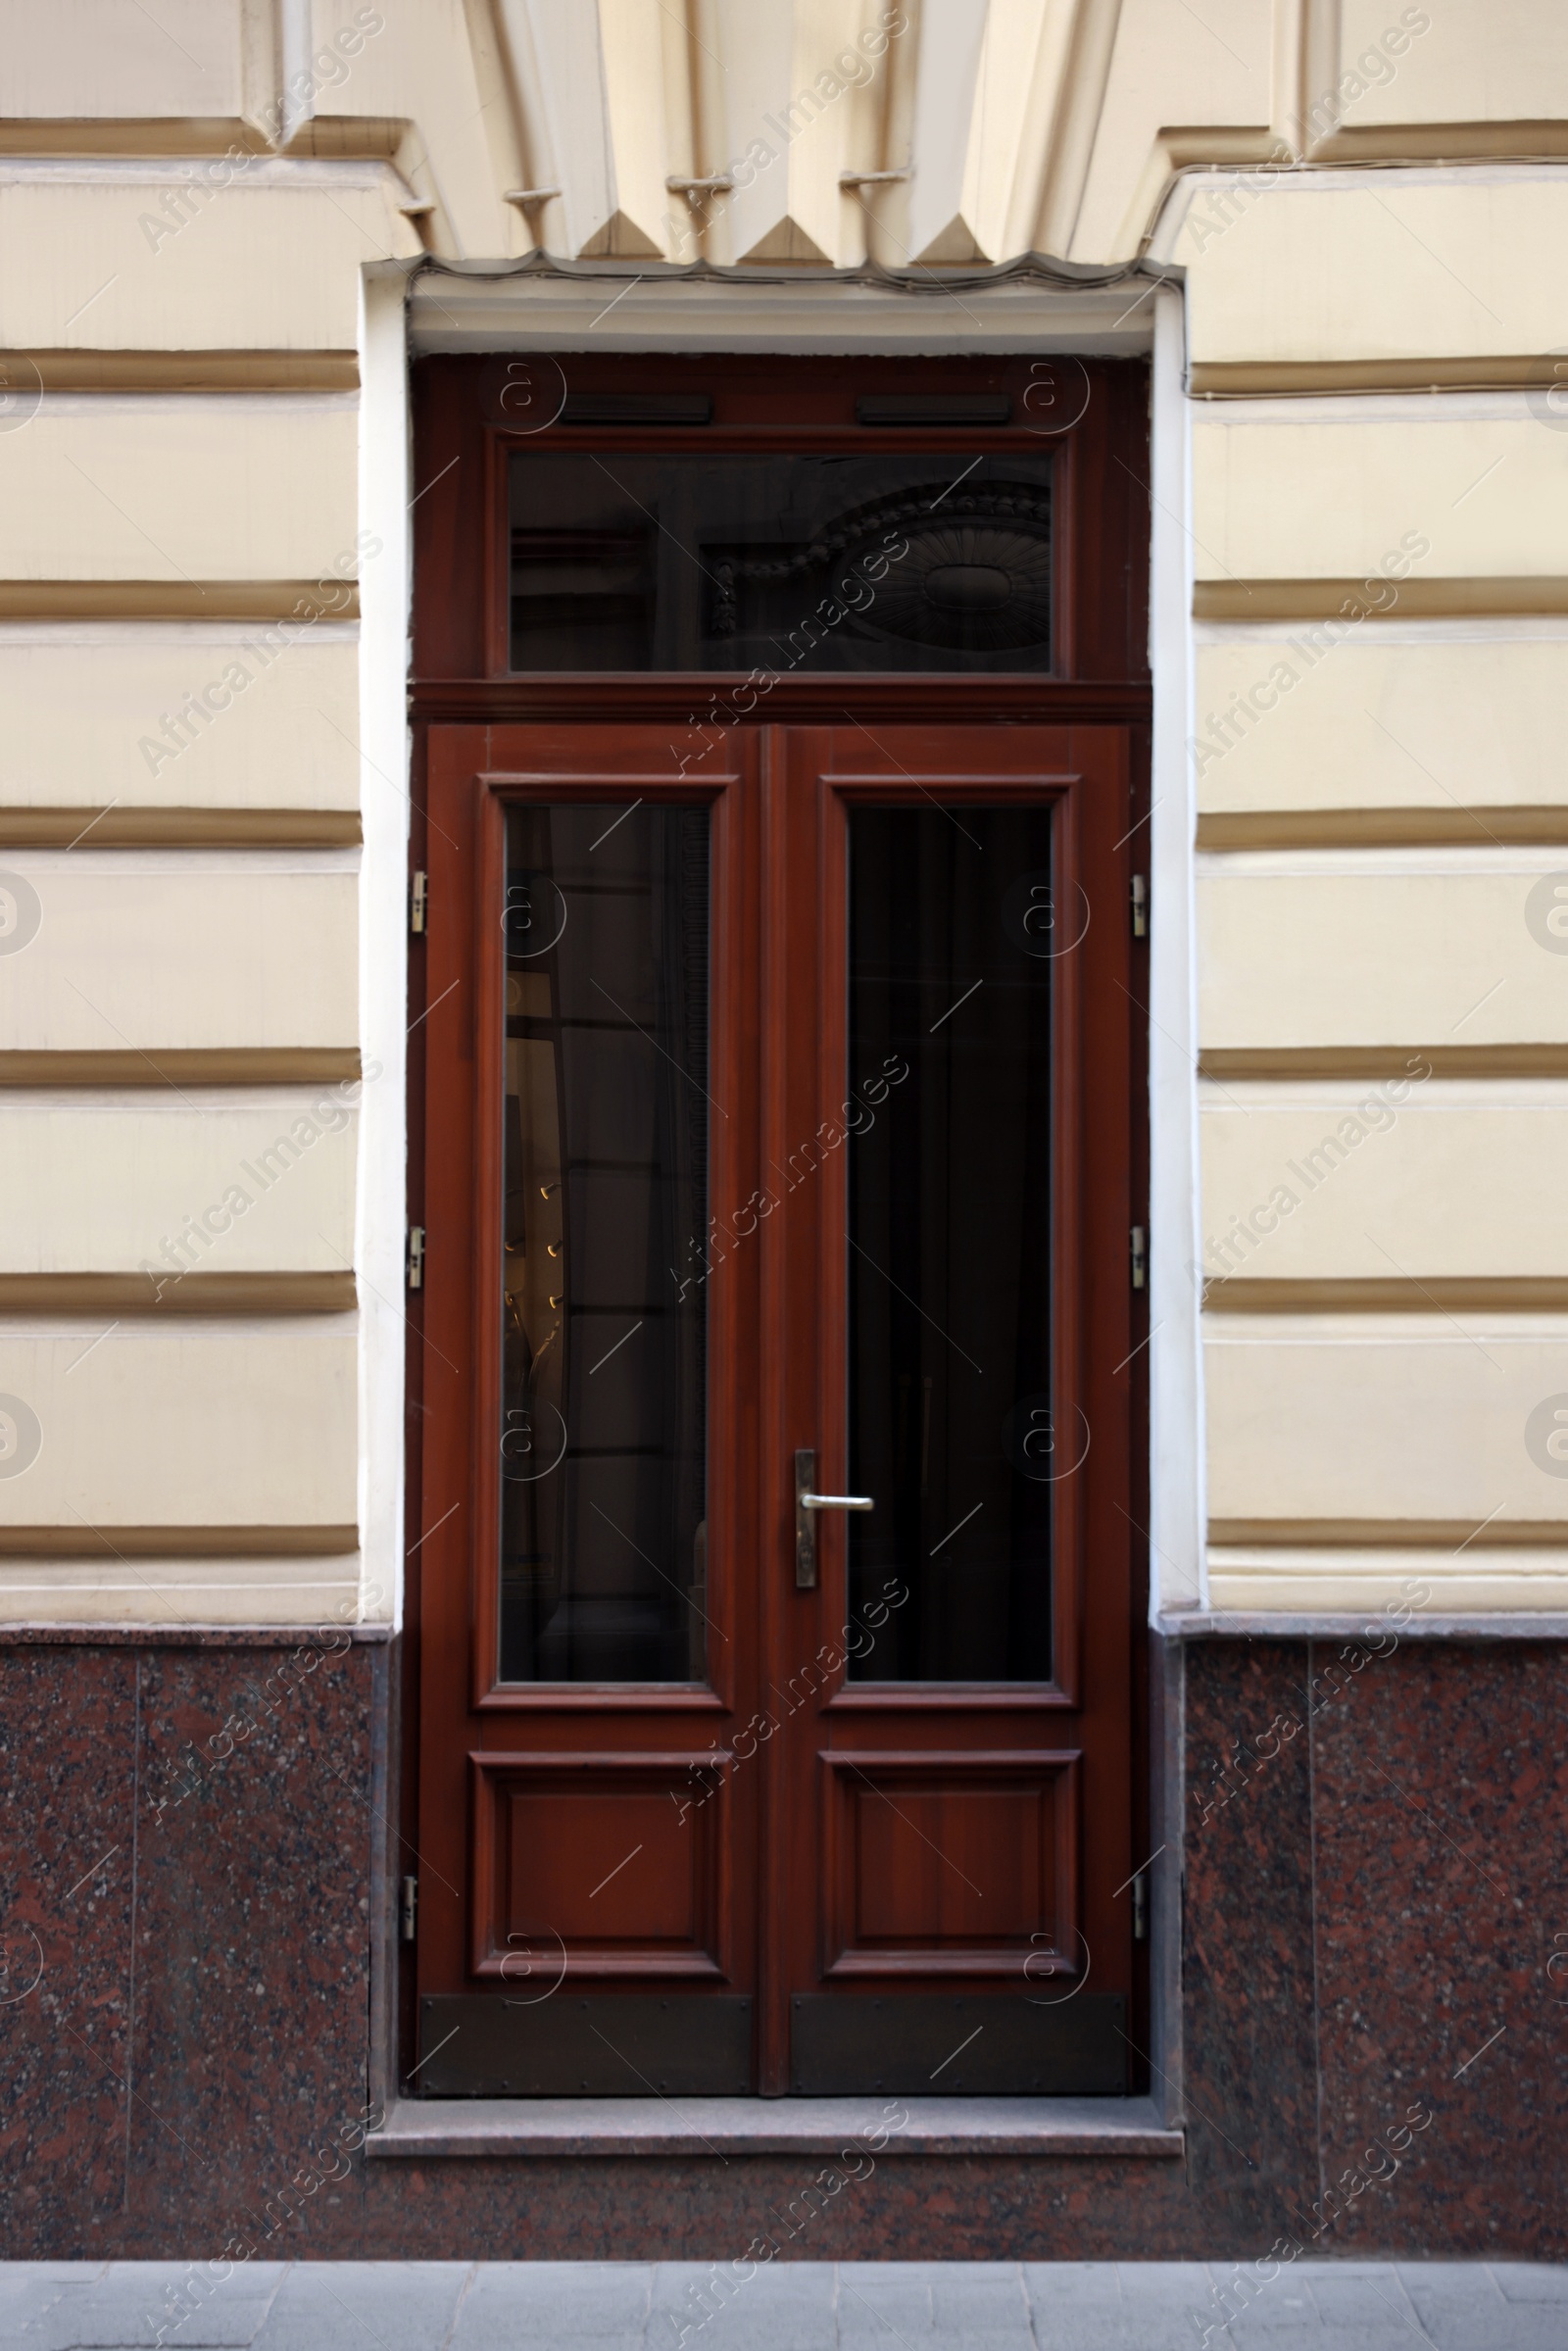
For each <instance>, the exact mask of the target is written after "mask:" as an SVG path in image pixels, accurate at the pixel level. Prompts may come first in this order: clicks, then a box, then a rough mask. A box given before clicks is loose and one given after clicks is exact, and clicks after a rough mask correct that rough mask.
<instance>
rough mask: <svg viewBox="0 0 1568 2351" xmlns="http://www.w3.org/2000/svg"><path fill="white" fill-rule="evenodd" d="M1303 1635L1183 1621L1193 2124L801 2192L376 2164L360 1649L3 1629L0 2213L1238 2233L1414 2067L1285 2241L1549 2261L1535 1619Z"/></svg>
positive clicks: (822, 2246)
mask: <svg viewBox="0 0 1568 2351" xmlns="http://www.w3.org/2000/svg"><path fill="white" fill-rule="evenodd" d="M1332 1645H1333V1649H1337V1648H1338V1647H1339V1646H1340V1645H1341V1644H1337V1643H1336V1644H1332ZM1385 1645H1386V1644H1385ZM1331 1655H1332V1650H1331V1648H1328V1647H1325V1646H1323V1645H1322V1644H1319V1645H1318V1646H1317V1647H1316V1648H1315V1649H1314V1648H1310V1647H1309V1645H1308V1644H1307V1643H1306V1642H1305V1641H1261V1640H1258V1641H1235V1642H1230V1641H1204V1642H1201V1643H1195V1644H1193V1646H1192V1647H1191V1648H1190V1649H1189V1651H1188V1659H1187V1667H1188V1680H1187V1693H1186V1729H1185V1740H1186V1753H1187V1758H1188V1776H1189V1785H1188V1792H1187V1799H1186V1801H1187V1815H1186V1851H1185V1856H1184V1862H1185V1900H1184V1908H1185V1927H1184V1944H1185V1948H1184V1969H1185V1977H1184V2031H1185V2080H1186V2086H1187V2090H1188V2093H1189V2099H1190V2111H1189V2118H1188V2126H1187V2128H1188V2153H1187V2159H1186V2162H1185V2164H1184V2163H1180V2162H1175V2161H1171V2160H1157V2159H1153V2160H1152V2159H1140V2158H1127V2159H1120V2160H1118V2159H1111V2158H1106V2157H1103V2156H1094V2157H1087V2156H1086V2157H1040V2158H1033V2157H1031V2158H1018V2157H990V2156H963V2157H911V2156H909V2155H907V2154H906V2155H901V2154H900V2153H899V2152H898V2150H897V2146H896V2143H895V2144H890V2145H889V2147H888V2148H887V2149H886V2151H885V2152H884V2153H883V2154H882V2155H880V2156H879V2157H878V2159H877V2165H876V2170H875V2172H874V2173H873V2174H872V2175H871V2176H870V2177H868V2178H865V2179H863V2180H858V2181H846V2182H844V2183H843V2184H842V2185H841V2186H839V2187H838V2188H835V2189H831V2191H830V2192H826V2193H820V2194H819V2195H815V2196H809V2195H808V2193H807V2191H808V2190H809V2189H812V2188H816V2189H817V2190H819V2191H820V2190H821V2189H822V2188H823V2187H824V2186H825V2185H826V2183H824V2182H823V2181H822V2180H821V2179H820V2175H821V2174H823V2173H824V2172H825V2171H830V2170H831V2167H830V2166H828V2165H826V2164H825V2163H824V2161H823V2159H822V2158H821V2157H819V2156H818V2157H810V2156H805V2155H803V2156H800V2157H796V2156H791V2155H766V2156H758V2157H731V2158H730V2160H728V2161H727V2162H726V2161H724V2160H723V2159H721V2158H719V2157H716V2156H715V2157H711V2158H701V2159H699V2158H694V2157H687V2156H682V2157H676V2158H663V2157H662V2158H648V2157H634V2156H627V2157H624V2158H622V2157H619V2156H615V2157H610V2158H603V2159H580V2158H577V2159H570V2160H565V2161H562V2162H559V2163H546V2162H541V2161H536V2160H531V2159H517V2160H512V2161H508V2160H505V2159H497V2160H491V2159H488V2158H487V2159H482V2160H473V2159H460V2160H450V2161H417V2162H413V2161H411V2162H401V2161H400V2162H382V2163H377V2164H375V2165H373V2166H370V2167H368V2168H367V2167H366V2166H365V2164H364V2162H363V2158H356V2157H354V2156H353V2155H352V2154H351V2152H350V2151H348V2150H347V2149H345V2148H344V2141H345V2139H347V2140H349V2141H352V2139H353V2137H354V2136H355V2128H354V2126H355V2122H356V2119H357V2118H358V2117H359V2116H360V2115H361V2113H362V2112H363V2108H364V2104H365V2100H366V2097H367V2090H366V2078H367V2066H368V2034H369V2021H368V2020H369V1996H368V1995H369V1952H370V1947H371V1920H370V1915H369V1913H370V1885H371V1855H372V1850H373V1843H374V1838H375V1837H376V1836H377V1835H378V1834H380V1831H379V1829H378V1827H377V1823H376V1821H375V1818H374V1816H373V1812H372V1795H371V1785H372V1783H371V1764H372V1756H371V1724H372V1708H371V1683H372V1672H373V1671H375V1670H379V1669H378V1668H377V1667H376V1666H375V1662H374V1658H373V1654H372V1652H371V1651H370V1650H368V1648H366V1647H364V1646H360V1645H356V1646H354V1647H352V1648H349V1649H347V1650H345V1651H344V1652H343V1653H342V1654H341V1655H338V1656H335V1657H328V1656H325V1655H320V1656H319V1657H318V1659H317V1662H316V1665H315V1667H314V1669H312V1670H311V1671H309V1672H305V1671H296V1673H295V1674H294V1677H293V1679H292V1681H290V1682H285V1681H284V1680H282V1679H280V1677H279V1668H280V1666H281V1665H283V1663H284V1659H283V1656H282V1653H281V1652H280V1650H279V1648H278V1645H277V1643H276V1642H275V1641H270V1640H266V1641H258V1642H257V1643H256V1645H255V1646H254V1648H252V1649H246V1648H244V1647H240V1646H236V1645H235V1644H233V1643H232V1642H225V1643H221V1644H198V1643H185V1642H180V1641H172V1642H170V1643H169V1644H168V1645H167V1646H165V1647H161V1648H160V1647H157V1646H155V1645H151V1644H149V1643H147V1642H145V1641H138V1642H136V1643H134V1644H128V1643H127V1644H125V1645H123V1646H121V1645H117V1644H116V1643H115V1642H114V1641H103V1642H101V1643H99V1644H96V1645H94V1644H92V1643H86V1642H80V1641H77V1642H73V1643H69V1644H64V1643H63V1644H61V1645H59V1646H54V1647H51V1646H48V1645H46V1644H38V1643H33V1644H29V1645H24V1646H16V1647H11V1648H0V1770H3V1773H4V1775H5V1779H6V1781H7V1782H8V1783H9V1786H8V1788H7V1790H6V1792H7V1793H8V1794H9V1796H10V1799H11V1800H10V1804H9V1807H8V1811H7V1823H8V1828H9V1831H10V1844H9V1848H8V1855H7V1860H6V1865H5V1869H6V1874H5V1877H4V1880H3V1892H4V1900H5V1906H6V1907H5V1914H4V1915H5V1927H4V1933H5V1939H6V1958H7V1966H8V1968H9V1970H10V1971H11V1972H10V1974H9V1975H8V1977H7V1979H6V1982H7V1984H9V1985H10V1986H11V1989H10V1990H9V1991H8V1992H7V1993H6V1995H5V1996H6V2002H7V2004H6V2005H5V2006H0V2045H3V2049H4V2057H5V2065H6V2076H5V2084H4V2094H3V2098H0V2149H3V2151H4V2155H5V2158H6V2160H5V2162H4V2164H3V2165H0V2219H3V2222H4V2226H5V2242H6V2251H7V2252H8V2254H10V2255H12V2256H13V2257H20V2258H26V2257H35V2258H36V2257H42V2258H70V2257H77V2256H83V2255H85V2256H88V2257H93V2256H96V2257H100V2258H101V2257H104V2256H107V2255H121V2256H127V2257H139V2258H160V2257H161V2258H174V2257H189V2256H192V2255H218V2254H221V2252H222V2250H223V2248H224V2247H225V2245H228V2244H229V2243H230V2242H231V2241H232V2242H233V2243H234V2244H235V2246H236V2249H238V2250H240V2251H243V2250H244V2249H245V2248H246V2247H254V2249H255V2254H256V2257H257V2258H258V2259H263V2260H265V2259H276V2258H279V2257H280V2256H288V2255H296V2256H304V2257H307V2258H310V2257H320V2256H322V2255H325V2254H337V2255H344V2256H361V2257H375V2258H383V2259H396V2258H400V2257H410V2258H415V2257H417V2258H421V2259H436V2258H468V2257H471V2256H474V2255H485V2256H487V2257H493V2258H533V2259H545V2258H551V2259H573V2260H579V2259H633V2258H637V2259H641V2258H649V2257H652V2256H662V2257H665V2258H688V2259H701V2260H710V2259H713V2260H718V2259H727V2258H729V2257H731V2256H736V2255H740V2254H743V2253H744V2252H745V2249H746V2247H747V2245H748V2244H749V2243H750V2242H751V2240H752V2239H753V2238H754V2237H756V2236H760V2235H771V2236H772V2237H773V2238H774V2240H775V2241H776V2242H777V2244H778V2248H779V2255H780V2257H781V2258H784V2259H791V2260H829V2259H835V2258H852V2257H858V2258H862V2259H869V2260H875V2259H885V2258H905V2259H907V2258H922V2257H929V2258H934V2259H948V2260H956V2259H966V2258H968V2259H975V2258H1002V2259H1005V2258H1026V2259H1027V2258H1039V2259H1043V2260H1051V2259H1084V2260H1091V2259H1103V2258H1109V2257H1122V2258H1134V2259H1136V2258H1140V2257H1141V2258H1144V2259H1166V2260H1169V2259H1189V2260H1191V2259H1202V2258H1218V2257H1226V2258H1230V2259H1237V2258H1240V2259H1244V2260H1245V2259H1249V2258H1250V2257H1251V2256H1253V2255H1264V2254H1266V2253H1267V2251H1268V2249H1269V2247H1270V2246H1271V2245H1272V2244H1273V2243H1274V2241H1275V2240H1276V2239H1277V2238H1279V2237H1288V2236H1291V2235H1293V2234H1294V2235H1296V2236H1298V2237H1299V2238H1301V2239H1303V2240H1305V2239H1307V2238H1308V2237H1309V2232H1310V2230H1311V2229H1312V2227H1313V2226H1314V2225H1315V2222H1316V2220H1317V2218H1318V2217H1319V2216H1318V2215H1317V2214H1316V2213H1315V2212H1314V2210H1313V2207H1314V2205H1315V2204H1320V2203H1321V2200H1322V2191H1323V2187H1324V2183H1325V2180H1338V2179H1339V2177H1340V2175H1341V2174H1342V2173H1343V2172H1344V2171H1345V2169H1346V2168H1347V2167H1348V2166H1350V2165H1352V2164H1361V2165H1362V2168H1363V2169H1364V2168H1365V2165H1364V2161H1363V2159H1364V2154H1365V2150H1366V2148H1367V2147H1368V2146H1369V2145H1370V2144H1371V2143H1372V2142H1373V2139H1374V2135H1375V2134H1377V2133H1380V2132H1381V2134H1382V2137H1383V2142H1384V2144H1385V2145H1386V2146H1387V2145H1388V2144H1389V2140H1390V2134H1391V2132H1394V2133H1397V2132H1398V2131H1400V2130H1401V2129H1404V2128H1407V2127H1408V2119H1409V2118H1408V2117H1407V2113H1406V2110H1407V2109H1408V2107H1409V2106H1411V2105H1412V2104H1414V2103H1416V2102H1417V2101H1421V2102H1422V2105H1423V2108H1424V2109H1425V2108H1430V2110H1431V2112H1432V2116H1433V2120H1432V2122H1431V2123H1430V2124H1429V2125H1428V2126H1427V2127H1426V2128H1425V2129H1424V2130H1423V2131H1420V2132H1414V2131H1412V2132H1411V2139H1410V2145H1409V2146H1408V2147H1398V2146H1397V2139H1396V2147H1397V2154H1398V2157H1399V2169H1398V2170H1397V2172H1395V2173H1392V2174H1391V2177H1390V2179H1389V2180H1388V2182H1387V2184H1385V2185H1383V2186H1381V2187H1379V2186H1374V2185H1372V2184H1371V2183H1368V2185H1367V2186H1366V2187H1365V2188H1364V2189H1363V2190H1361V2191H1360V2192H1359V2193H1358V2194H1357V2195H1356V2196H1355V2197H1354V2198H1352V2199H1350V2200H1349V2202H1348V2206H1347V2209H1346V2210H1345V2212H1344V2213H1343V2214H1342V2215H1340V2216H1339V2217H1337V2218H1336V2219H1334V2221H1333V2222H1332V2225H1331V2226H1330V2227H1329V2228H1328V2229H1327V2230H1326V2231H1325V2232H1324V2233H1323V2234H1322V2235H1321V2236H1320V2237H1319V2238H1318V2239H1317V2240H1316V2245H1315V2249H1316V2250H1317V2251H1319V2252H1343V2253H1347V2254H1348V2253H1352V2252H1353V2253H1357V2254H1365V2253H1366V2252H1368V2251H1370V2250H1379V2251H1388V2250H1398V2251H1425V2252H1429V2253H1435V2254H1444V2253H1446V2254H1460V2253H1470V2252H1483V2253H1491V2254H1499V2253H1507V2252H1519V2253H1530V2254H1537V2255H1542V2254H1545V2255H1555V2256H1558V2257H1560V2256H1561V2255H1562V2253H1563V2252H1564V2250H1565V2249H1568V2248H1565V2247H1564V2243H1563V2238H1564V2223H1563V2214H1564V2211H1565V2209H1568V2198H1565V2196H1564V2193H1563V2187H1564V2166H1563V2159H1562V2156H1561V2154H1560V2152H1559V2149H1560V2148H1561V2147H1562V2145H1563V2144H1564V2143H1565V2139H1568V2133H1565V2132H1564V2131H1563V2124H1564V2122H1565V2121H1568V2114H1565V2112H1564V2108H1565V2105H1568V2092H1565V2090H1564V2088H1563V2086H1562V2085H1563V2081H1564V2074H1565V2069H1564V2067H1563V2064H1562V2058H1563V2054H1564V2050H1565V2046H1568V2006H1565V2005H1562V2004H1561V2003H1564V2002H1568V1980H1564V1981H1560V1982H1559V1981H1557V1980H1556V1979H1557V1978H1563V1979H1568V1957H1560V1956H1559V1955H1560V1954H1568V1896H1565V1890H1564V1887H1565V1881H1564V1869H1563V1864H1562V1861H1561V1856H1562V1854H1563V1853H1564V1851H1565V1850H1568V1837H1565V1835H1564V1831H1565V1828H1568V1761H1565V1750H1568V1738H1565V1736H1564V1730H1565V1716H1568V1704H1565V1701H1568V1650H1565V1649H1563V1648H1560V1647H1549V1646H1546V1645H1544V1644H1542V1645H1532V1644H1519V1643H1512V1642H1509V1643H1506V1644H1504V1643H1497V1644H1495V1645H1492V1646H1484V1645H1480V1644H1445V1645H1444V1646H1442V1647H1439V1646H1437V1645H1436V1644H1424V1645H1422V1646H1420V1647H1417V1646H1415V1645H1412V1644H1403V1645H1401V1646H1398V1647H1397V1649H1387V1651H1386V1653H1385V1654H1384V1655H1382V1656H1381V1657H1378V1658H1375V1659H1371V1660H1369V1661H1363V1663H1362V1664H1361V1665H1360V1666H1359V1667H1355V1666H1351V1667H1350V1668H1348V1671H1347V1672H1346V1673H1345V1674H1344V1675H1342V1677H1341V1679H1340V1680H1339V1681H1338V1682H1336V1681H1333V1680H1331V1679H1330V1678H1329V1676H1328V1674H1327V1670H1326V1669H1327V1666H1328V1664H1329V1662H1330V1659H1331ZM299 1663H300V1664H301V1665H302V1664H303V1660H301V1661H299ZM242 1726H243V1728H242ZM198 1759H199V1760H198ZM1172 1858H1174V1856H1172ZM1159 1866H1166V1865H1165V1863H1163V1862H1162V1863H1161V1864H1160V1865H1159ZM1559 1935H1560V1936H1562V1937H1563V1940H1562V1941H1561V1943H1559V1942H1558V1941H1557V1940H1556V1939H1555V1938H1556V1937H1557V1936H1559ZM34 1937H36V1943H34V1941H33V1939H32V1938H34ZM35 1951H36V1954H37V1956H38V1957H39V1958H41V1961H42V1973H41V1975H39V1976H38V1977H37V1980H36V1981H35V1982H32V1983H31V1984H27V1977H28V1972H29V1970H31V1969H32V1968H33V1967H34V1965H35V1960H34V1956H33V1954H34V1952H35ZM1554 1962H1555V1964H1554ZM24 1986H26V1987H25V1988H24ZM1491 2034H1497V2035H1498V2037H1496V2038H1495V2039H1494V2040H1493V2042H1492V2045H1491V2046H1490V2047H1484V2046H1483V2044H1485V2043H1486V2042H1487V2040H1488V2037H1489V2035H1491ZM1320 2047H1321V2059H1322V2063H1321V2078H1320V2076H1319V2070H1318V2052H1319V2048H1320ZM334 2149H336V2150H338V2151H334ZM1390 2161H1391V2163H1392V2161H1393V2151H1391V2156H1390ZM1378 2168H1382V2166H1381V2164H1380V2165H1379V2166H1378ZM328 2175H335V2176H328Z"/></svg>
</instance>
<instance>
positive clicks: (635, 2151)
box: [365, 2097, 1186, 2161]
mask: <svg viewBox="0 0 1568 2351" xmlns="http://www.w3.org/2000/svg"><path fill="white" fill-rule="evenodd" d="M901 2103H902V2104H903V2106H904V2107H905V2108H906V2110H907V2113H908V2117H909V2120H908V2123H907V2126H906V2127H905V2128H904V2129H903V2130H902V2131H896V2132H895V2133H893V2135H892V2136H890V2137H889V2139H888V2141H887V2144H886V2146H885V2147H883V2148H881V2149H880V2150H879V2152H880V2153H881V2154H883V2155H885V2156H893V2155H1100V2156H1105V2155H1110V2156H1139V2157H1148V2156H1153V2157H1177V2158H1179V2157H1180V2156H1181V2155H1182V2154H1183V2152H1184V2150H1185V2143H1186V2142H1185V2136H1184V2133H1183V2132H1182V2131H1180V2130H1173V2129H1172V2128H1171V2126H1170V2125H1169V2124H1168V2123H1166V2122H1165V2120H1164V2119H1163V2117H1162V2116H1161V2115H1160V2113H1159V2112H1158V2110H1157V2108H1156V2107H1155V2105H1154V2101H1153V2100H1152V2098H1149V2097H1140V2098H905V2099H903V2100H901ZM880 2112H881V2108H880V2105H879V2103H878V2101H877V2100H876V2099H874V2098H679V2099H676V2098H660V2097H654V2098H400V2099H398V2100H397V2101H396V2103H395V2104H394V2105H393V2106H392V2107H391V2109H390V2111H389V2112H388V2115H387V2119H386V2124H385V2127H384V2128H383V2129H382V2130H380V2131H375V2132H373V2133H372V2134H371V2136H370V2137H368V2139H367V2140H366V2142H365V2152H366V2154H367V2156H368V2157H371V2158H374V2159H376V2160H378V2161H386V2160H388V2159H389V2158H393V2157H398V2156H403V2157H415V2158H419V2159H423V2158H427V2157H432V2156H459V2155H476V2156H487V2157H491V2158H494V2157H496V2156H507V2155H518V2156H532V2155H546V2156H549V2155H555V2156H564V2155H789V2154H835V2153H837V2152H838V2151H839V2150H840V2149H841V2148H849V2147H851V2146H852V2145H853V2144H855V2143H856V2142H858V2143H859V2144H860V2145H861V2146H862V2147H863V2145H864V2141H865V2134H866V2132H867V2131H876V2130H878V2128H879V2122H878V2118H879V2115H880ZM880 2128H883V2129H885V2128H886V2126H885V2124H884V2125H881V2126H880Z"/></svg>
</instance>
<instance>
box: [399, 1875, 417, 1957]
mask: <svg viewBox="0 0 1568 2351" xmlns="http://www.w3.org/2000/svg"><path fill="white" fill-rule="evenodd" d="M418 1910H419V1881H418V1879H417V1878H405V1879H404V1881H403V1901H402V1905H401V1919H402V1932H403V1939H404V1941H405V1942H406V1943H411V1942H413V1940H414V1936H415V1930H416V1927H417V1920H418Z"/></svg>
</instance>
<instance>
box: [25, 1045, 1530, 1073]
mask: <svg viewBox="0 0 1568 2351" xmlns="http://www.w3.org/2000/svg"><path fill="white" fill-rule="evenodd" d="M0 1058H3V1056H0ZM1416 1069H1420V1070H1421V1071H1422V1073H1423V1075H1425V1076H1430V1077H1435V1078H1563V1077H1568V1045H1237V1046H1210V1047H1207V1048H1205V1050H1204V1051H1203V1052H1202V1053H1200V1054H1199V1056H1198V1074H1199V1076H1200V1077H1201V1078H1281V1079H1296V1078H1407V1077H1409V1076H1410V1075H1411V1073H1412V1071H1414V1070H1416Z"/></svg>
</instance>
